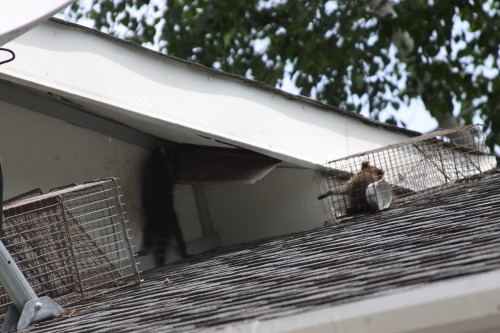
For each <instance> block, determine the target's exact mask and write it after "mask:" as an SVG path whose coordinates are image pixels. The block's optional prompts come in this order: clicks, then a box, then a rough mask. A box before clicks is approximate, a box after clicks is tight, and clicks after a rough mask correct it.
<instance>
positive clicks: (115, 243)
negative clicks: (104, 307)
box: [0, 178, 140, 322]
mask: <svg viewBox="0 0 500 333" xmlns="http://www.w3.org/2000/svg"><path fill="white" fill-rule="evenodd" d="M3 231H4V235H3V237H2V242H3V243H4V245H5V246H6V248H7V249H8V251H9V252H10V254H11V256H12V257H13V258H14V260H15V261H16V263H17V265H18V266H19V268H20V269H21V271H22V272H23V273H24V275H25V276H26V279H27V280H28V282H29V283H30V285H31V287H32V288H33V290H34V291H35V292H36V294H37V295H38V296H39V297H40V296H50V297H52V298H53V299H55V300H56V301H57V302H58V303H59V304H60V305H62V306H63V307H64V306H68V305H71V304H75V303H77V302H79V301H83V300H85V299H87V298H90V297H94V296H97V295H100V294H103V293H106V292H109V291H112V290H115V289H118V288H122V287H124V286H126V285H131V284H137V283H139V282H140V276H139V271H138V268H137V263H136V261H135V258H134V255H133V254H134V253H135V250H134V244H133V242H132V238H131V237H130V236H129V229H128V220H127V217H126V212H125V207H124V201H123V196H122V193H121V186H120V183H119V180H118V179H116V178H110V179H105V180H99V181H94V182H91V183H86V184H83V185H76V186H72V187H70V188H67V189H63V190H59V191H55V192H50V193H48V194H45V195H41V196H36V197H32V198H28V199H24V200H21V201H18V202H15V203H11V204H8V205H6V206H5V207H4V226H3ZM10 304H11V302H10V300H9V298H8V296H7V295H6V294H5V292H4V290H3V289H2V288H1V286H0V322H1V321H2V320H3V317H4V315H5V313H6V311H7V307H8V306H9V305H10Z"/></svg>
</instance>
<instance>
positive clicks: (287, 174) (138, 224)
mask: <svg viewBox="0 0 500 333" xmlns="http://www.w3.org/2000/svg"><path fill="white" fill-rule="evenodd" d="M147 154H148V152H147V151H146V150H145V149H143V148H140V147H137V146H135V145H132V144H128V143H125V142H122V141H120V140H116V139H113V138H110V137H107V136H105V135H102V134H99V133H96V132H94V131H90V130H88V129H85V128H82V127H77V126H74V125H71V124H69V123H66V122H64V121H61V120H58V119H56V118H52V117H49V116H46V115H43V114H40V113H37V112H33V111H30V110H27V109H24V108H21V107H18V106H15V105H12V104H9V103H5V102H3V101H0V156H1V158H2V163H3V169H4V178H5V186H4V199H7V198H9V197H12V196H15V195H18V194H20V193H23V192H26V191H29V190H32V189H34V188H38V187H40V188H41V189H42V190H43V191H44V192H47V191H49V190H50V189H51V188H54V187H58V186H63V185H67V184H71V183H82V182H86V181H89V180H95V179H102V178H106V177H118V178H120V179H121V183H122V186H123V193H124V195H125V202H126V209H127V212H128V217H129V220H130V223H131V227H132V236H133V237H134V243H135V245H136V247H139V246H140V245H141V241H142V232H141V231H142V223H143V218H142V213H141V204H140V178H141V166H142V162H143V159H144V158H145V157H146V156H147ZM322 181H323V180H322V179H321V177H319V176H317V175H316V173H315V172H314V171H312V170H308V169H296V168H277V169H275V170H274V171H272V172H271V173H270V174H269V175H268V176H267V177H265V178H264V179H262V180H261V181H259V182H257V183H256V184H253V185H247V184H241V185H236V184H223V185H210V186H204V190H205V193H206V196H207V200H208V210H209V214H210V215H211V216H209V219H211V220H213V222H214V225H215V229H216V231H217V232H218V233H219V234H220V237H221V240H222V244H223V245H229V244H235V243H239V242H243V241H250V240H255V239H259V238H262V237H268V236H273V235H278V234H284V233H289V232H294V231H301V230H307V229H311V228H316V227H319V226H322V225H323V224H324V222H325V221H326V220H328V219H329V217H328V212H327V209H326V207H325V205H324V203H323V202H321V201H318V200H317V199H316V196H317V195H318V194H319V193H320V191H321V190H320V185H321V182H322ZM175 197H176V201H175V202H176V209H177V212H178V215H179V219H180V225H181V229H182V230H183V234H184V237H185V239H186V241H187V242H188V243H189V245H190V246H192V248H193V249H194V248H195V247H196V246H197V245H196V242H197V241H201V239H202V238H203V236H204V235H203V230H202V227H201V223H200V216H199V213H198V207H197V203H196V200H195V195H194V193H193V188H192V187H191V186H189V185H176V187H175ZM212 244H213V243H212ZM198 248H199V246H198ZM170 252H171V253H169V259H170V260H175V259H178V256H177V255H176V253H175V252H176V251H170ZM193 252H194V253H196V250H194V251H193ZM141 261H143V262H144V265H143V266H142V268H143V269H148V268H151V267H152V260H151V258H141Z"/></svg>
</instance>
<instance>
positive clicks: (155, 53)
mask: <svg viewBox="0 0 500 333" xmlns="http://www.w3.org/2000/svg"><path fill="white" fill-rule="evenodd" d="M49 21H51V22H53V23H57V24H61V25H65V26H68V27H71V28H75V29H79V30H82V31H85V32H87V33H92V34H95V35H96V36H99V37H101V38H106V39H109V40H111V41H113V42H117V43H121V44H124V45H127V46H128V47H132V48H135V49H137V50H139V51H141V52H145V53H148V54H150V55H153V56H156V57H160V58H163V59H168V60H169V61H173V62H176V63H178V64H181V65H183V66H186V67H189V68H190V69H194V70H198V71H202V72H205V73H208V74H211V75H217V76H219V77H225V78H229V79H232V80H237V81H240V82H242V83H244V84H247V85H250V86H252V87H255V88H258V89H262V90H267V91H270V92H272V93H274V94H277V95H280V96H283V97H285V98H287V99H289V100H292V101H299V102H302V103H305V104H309V105H312V106H314V107H317V108H321V109H324V110H327V111H333V112H337V113H340V114H342V115H346V116H348V117H352V118H355V119H357V120H359V121H361V122H363V123H365V124H368V125H371V126H375V127H383V128H384V129H386V130H389V131H392V132H398V133H404V134H407V135H410V136H419V135H421V134H422V133H420V132H417V131H413V130H409V129H406V128H402V127H398V126H395V125H392V124H387V123H383V122H381V121H378V120H374V119H370V118H367V117H365V116H363V115H361V114H359V113H356V112H353V111H348V110H345V109H342V108H339V107H336V106H332V105H329V104H325V103H323V102H320V101H318V100H314V99H312V98H309V97H305V96H302V95H295V94H292V93H289V92H286V91H283V90H281V89H278V88H276V87H273V86H270V85H268V84H266V83H263V82H260V81H256V80H251V79H248V78H246V77H244V76H240V75H236V74H231V73H227V72H224V71H221V70H216V69H213V68H210V67H207V66H204V65H201V64H198V63H194V62H192V61H188V60H184V59H181V58H177V57H174V56H170V55H166V54H163V53H160V52H158V51H154V50H151V49H148V48H146V47H144V46H141V45H139V44H137V43H135V42H132V41H127V40H124V39H121V38H118V37H115V36H113V35H109V34H106V33H103V32H101V31H98V30H96V29H93V28H88V27H85V26H82V25H79V24H76V23H71V22H68V21H64V20H61V19H58V18H55V17H52V18H50V19H49Z"/></svg>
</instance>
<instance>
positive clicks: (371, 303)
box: [207, 270, 500, 333]
mask: <svg viewBox="0 0 500 333" xmlns="http://www.w3.org/2000/svg"><path fill="white" fill-rule="evenodd" d="M215 331H216V332H218V333H222V332H226V333H229V332H231V333H250V332H251V333H259V332H262V333H264V332H265V333H278V332H282V333H284V332H287V333H291V332H311V333H319V332H325V333H326V332H329V333H331V332H339V333H340V332H342V333H452V332H453V333H466V332H468V333H479V332H483V333H486V332H500V271H498V270H497V271H493V272H490V273H483V274H478V275H473V276H469V277H463V278H457V279H454V280H451V281H443V282H436V283H433V284H431V285H428V286H425V287H418V288H415V289H411V290H408V291H404V292H400V293H397V294H393V295H387V296H381V297H375V298H372V299H368V300H364V301H357V302H352V303H348V304H345V305H339V306H333V307H330V308H326V309H321V310H316V311H310V312H304V313H300V314H297V315H292V316H287V317H281V318H277V319H271V320H264V321H256V320H254V321H247V322H244V323H238V324H234V325H228V326H225V327H219V328H217V329H214V330H207V332H215Z"/></svg>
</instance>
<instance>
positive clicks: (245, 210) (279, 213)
mask: <svg viewBox="0 0 500 333" xmlns="http://www.w3.org/2000/svg"><path fill="white" fill-rule="evenodd" d="M322 182H323V179H322V178H321V177H320V176H319V175H318V174H317V173H316V172H314V171H312V170H308V169H296V168H276V169H275V170H273V171H272V172H271V173H270V174H269V175H267V176H266V177H265V178H264V179H262V180H261V181H259V182H257V183H255V184H252V185H245V184H224V185H211V186H206V187H205V189H206V193H207V196H208V201H209V202H210V207H211V208H212V215H213V219H214V221H215V228H216V230H217V231H218V232H219V235H220V237H221V240H222V244H223V245H230V244H236V243H240V242H245V241H251V240H255V239H259V238H263V237H269V236H274V235H280V234H285V233H290V232H297V231H303V230H308V229H312V228H317V227H321V226H323V225H324V223H325V222H326V221H330V220H331V215H329V212H328V209H327V207H326V206H325V204H324V202H323V201H320V200H317V199H316V197H317V196H318V195H319V194H320V191H321V190H320V188H321V186H322Z"/></svg>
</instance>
